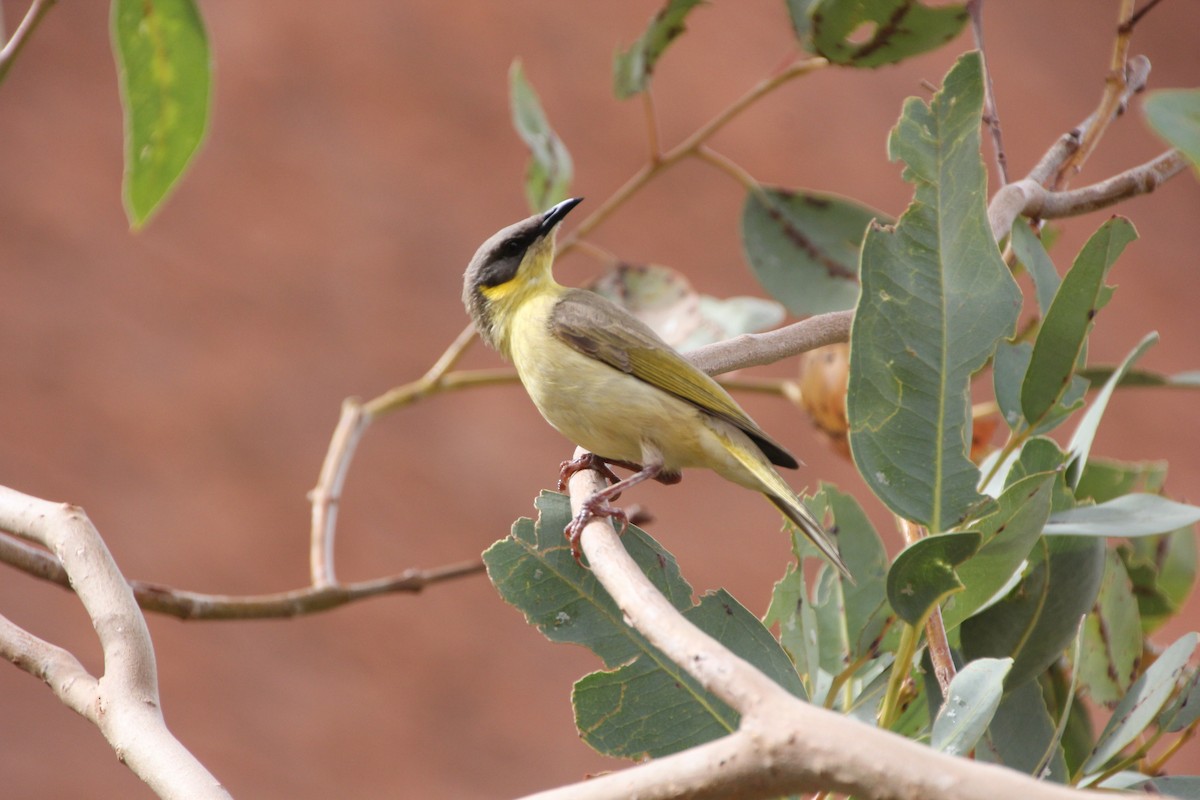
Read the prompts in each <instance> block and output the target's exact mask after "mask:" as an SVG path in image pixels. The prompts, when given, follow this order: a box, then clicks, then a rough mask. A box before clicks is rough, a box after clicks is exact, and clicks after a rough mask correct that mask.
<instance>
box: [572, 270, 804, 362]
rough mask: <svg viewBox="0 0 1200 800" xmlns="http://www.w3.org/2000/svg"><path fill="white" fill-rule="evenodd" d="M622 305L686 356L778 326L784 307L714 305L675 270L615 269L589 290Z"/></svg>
mask: <svg viewBox="0 0 1200 800" xmlns="http://www.w3.org/2000/svg"><path fill="white" fill-rule="evenodd" d="M588 288H590V289H591V290H592V291H594V292H596V293H597V294H600V295H602V296H604V297H607V298H608V299H609V300H612V301H613V302H614V303H617V304H618V305H620V306H623V307H624V308H625V309H626V310H628V311H629V312H630V313H632V314H633V315H634V316H635V317H637V318H638V319H640V320H641V321H642V322H644V323H646V324H647V325H649V326H650V327H651V328H653V329H654V332H655V333H657V334H658V335H659V336H661V337H662V338H663V340H664V341H666V342H667V344H669V345H671V346H672V347H674V348H675V349H676V350H681V351H684V352H686V351H688V350H691V349H693V348H696V347H701V346H703V345H706V344H711V343H712V342H719V341H723V340H725V339H730V338H732V337H734V336H738V335H740V334H743V333H759V332H761V331H765V330H767V329H768V328H773V327H775V326H776V325H778V324H779V323H780V322H782V321H783V318H784V316H786V312H785V311H784V309H783V306H781V305H779V304H778V303H775V302H772V301H770V300H763V299H761V298H758V297H730V298H728V299H725V300H718V299H717V298H715V297H708V296H706V295H702V294H699V293H698V292H697V291H696V290H695V289H694V288H693V287H692V284H691V282H690V281H688V279H687V277H686V276H685V275H684V274H683V273H682V272H679V271H678V270H674V269H671V268H670V267H664V266H660V265H658V264H626V263H621V264H618V265H617V266H616V267H614V268H613V269H611V270H609V271H608V272H606V273H604V274H603V275H601V276H600V277H599V278H597V279H596V280H595V281H593V282H592V284H591V285H590V286H589V287H588Z"/></svg>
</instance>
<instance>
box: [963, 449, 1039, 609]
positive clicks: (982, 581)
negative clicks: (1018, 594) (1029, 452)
mask: <svg viewBox="0 0 1200 800" xmlns="http://www.w3.org/2000/svg"><path fill="white" fill-rule="evenodd" d="M1054 479H1055V475H1054V473H1047V472H1043V473H1040V474H1037V475H1030V476H1029V477H1027V478H1024V479H1022V480H1020V481H1018V482H1017V483H1015V484H1013V485H1012V486H1010V487H1008V488H1007V489H1006V490H1005V491H1004V494H1002V495H1001V496H1000V498H999V500H998V506H997V509H996V511H994V512H993V513H991V514H989V515H988V516H986V517H984V518H983V519H981V520H980V521H979V522H977V523H975V524H974V525H972V526H971V527H972V529H973V530H975V531H977V532H978V533H979V534H980V535H981V536H982V537H983V539H982V545H981V546H980V548H979V552H977V553H976V554H975V555H974V556H972V557H971V558H970V559H968V560H967V561H965V562H963V563H962V564H961V565H959V567H958V569H957V570H956V571H957V573H958V577H959V579H960V580H961V581H962V582H963V584H964V585H965V587H966V588H965V589H964V590H963V591H962V592H960V593H958V594H956V595H954V596H953V597H951V598H950V599H949V601H947V603H946V607H945V608H943V609H942V621H943V624H944V625H945V626H946V630H953V629H954V628H955V627H956V626H958V625H959V624H960V623H961V622H962V621H963V620H964V619H966V618H967V617H969V616H971V615H972V614H974V613H975V612H976V611H978V610H979V609H980V608H982V607H983V606H984V604H986V603H987V602H988V601H989V600H991V599H992V598H993V597H994V596H995V594H996V593H997V592H998V591H1000V589H1002V588H1003V587H1004V586H1005V584H1007V583H1008V582H1009V580H1010V579H1011V578H1012V577H1013V573H1015V572H1016V571H1017V569H1018V568H1020V566H1021V563H1022V562H1023V561H1024V560H1025V559H1026V557H1027V556H1028V555H1029V551H1030V550H1032V549H1033V546H1034V544H1035V543H1036V542H1037V540H1038V537H1039V536H1041V534H1042V526H1043V525H1045V524H1046V519H1047V518H1048V517H1049V516H1050V499H1051V497H1052V495H1053V490H1054Z"/></svg>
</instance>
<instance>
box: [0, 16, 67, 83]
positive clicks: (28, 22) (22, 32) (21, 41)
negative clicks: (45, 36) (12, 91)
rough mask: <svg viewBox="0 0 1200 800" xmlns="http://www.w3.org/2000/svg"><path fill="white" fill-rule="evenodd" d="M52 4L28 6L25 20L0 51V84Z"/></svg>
mask: <svg viewBox="0 0 1200 800" xmlns="http://www.w3.org/2000/svg"><path fill="white" fill-rule="evenodd" d="M54 3H55V0H33V2H32V3H30V4H29V11H27V12H26V13H25V18H24V19H22V20H21V24H20V25H18V26H17V29H16V30H15V31H13V35H12V38H11V39H9V40H8V42H6V43H5V45H4V48H3V49H0V83H3V82H4V79H5V78H6V77H7V76H8V71H9V70H10V69H12V65H13V62H15V61H16V60H17V56H19V55H20V54H21V51H22V50H23V49H24V48H25V44H26V43H27V42H28V41H29V37H30V36H32V35H33V31H34V29H35V28H36V27H37V26H38V23H39V22H41V21H42V17H44V16H46V12H47V11H49V10H50V8H51V6H53V5H54Z"/></svg>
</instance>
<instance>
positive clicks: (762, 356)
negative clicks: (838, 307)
mask: <svg viewBox="0 0 1200 800" xmlns="http://www.w3.org/2000/svg"><path fill="white" fill-rule="evenodd" d="M853 319H854V312H853V311H833V312H830V313H828V314H818V315H817V316H815V317H809V318H808V319H805V320H801V321H800V322H796V323H793V324H791V325H787V326H785V327H783V328H778V329H777V330H773V331H767V332H766V333H744V334H742V335H741V336H735V337H734V338H732V339H726V340H725V341H723V342H715V343H714V344H709V345H705V346H704V347H700V348H697V349H695V350H692V351H691V352H689V353H687V357H688V360H690V361H691V362H692V363H693V364H695V365H696V366H697V367H699V368H700V369H702V370H704V371H705V372H707V373H708V374H709V375H720V374H721V373H723V372H730V371H732V370H735V369H744V368H745V367H757V366H762V365H764V364H774V363H775V362H776V361H780V360H782V359H785V358H788V357H790V356H794V355H799V354H800V353H804V352H807V351H809V350H814V349H816V348H818V347H824V346H825V345H827V344H835V343H837V342H848V341H850V323H851V321H852V320H853Z"/></svg>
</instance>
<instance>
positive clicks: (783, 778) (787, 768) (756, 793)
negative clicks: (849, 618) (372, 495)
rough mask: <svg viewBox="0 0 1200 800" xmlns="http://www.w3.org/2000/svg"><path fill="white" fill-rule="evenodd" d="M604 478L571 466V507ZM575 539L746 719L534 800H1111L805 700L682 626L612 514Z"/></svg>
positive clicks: (683, 662)
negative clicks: (800, 799) (830, 797)
mask: <svg viewBox="0 0 1200 800" xmlns="http://www.w3.org/2000/svg"><path fill="white" fill-rule="evenodd" d="M603 486H604V483H603V481H602V479H601V478H600V476H599V475H598V474H597V473H595V472H593V471H590V470H585V471H582V472H579V473H577V474H576V475H575V476H574V477H573V478H572V479H571V481H570V492H571V504H572V508H574V509H576V510H577V509H578V508H579V504H580V503H582V502H583V500H584V499H586V498H587V497H588V496H590V495H591V494H592V493H593V492H595V491H597V490H599V489H600V488H602V487H603ZM581 544H582V547H583V551H584V553H585V554H586V555H587V558H588V563H589V564H591V567H592V571H593V573H594V574H595V576H596V579H597V580H599V581H600V583H601V584H603V585H604V587H605V589H606V590H607V591H608V593H609V594H610V595H611V596H612V598H613V600H615V601H616V603H617V605H618V606H619V607H620V608H621V611H622V613H623V614H624V616H625V619H626V621H627V622H628V623H629V624H630V625H631V626H632V627H633V628H635V629H636V630H637V631H639V632H640V633H642V634H643V635H644V636H645V637H646V638H647V639H648V640H649V641H650V642H651V643H652V644H654V646H655V647H657V648H659V649H660V650H661V651H662V652H663V653H664V654H665V655H666V656H667V657H668V658H670V659H671V660H672V661H673V662H675V663H676V664H678V665H680V666H681V667H682V668H683V669H685V670H686V671H687V672H688V674H690V675H691V676H692V677H693V678H695V679H696V680H697V681H698V682H699V683H700V684H701V685H702V686H703V687H704V688H705V689H707V690H708V691H710V692H712V693H713V694H715V695H716V696H718V697H720V698H721V699H722V700H723V701H724V702H726V703H728V704H729V705H730V706H731V707H733V708H734V709H735V710H736V711H738V712H739V713H740V714H741V722H740V723H739V726H738V729H737V730H736V731H734V732H733V733H732V734H730V735H728V736H725V737H723V738H721V739H717V740H715V741H712V742H709V743H707V744H704V745H700V746H698V747H694V748H691V749H689V750H686V751H684V752H682V753H677V754H675V755H672V756H666V757H664V758H658V759H655V760H653V761H649V762H646V763H643V764H639V765H637V766H634V767H630V768H628V769H625V770H622V771H619V772H613V773H609V774H607V775H602V776H600V777H596V778H592V779H590V780H587V781H584V782H582V783H577V784H574V785H571V786H564V787H561V788H558V789H553V790H550V791H547V792H542V793H539V794H536V795H532V796H531V797H530V799H529V800H533V798H536V800H585V799H586V800H602V799H607V798H628V797H638V798H642V800H648V799H651V798H662V799H664V800H665V798H668V797H689V798H726V797H739V798H768V797H778V796H779V795H783V794H794V793H800V792H816V791H829V790H831V791H834V792H840V793H844V794H853V795H855V796H857V797H863V798H874V799H875V800H883V798H889V799H892V798H894V799H895V800H899V799H900V798H913V797H921V798H924V800H992V798H996V797H1022V798H1027V799H1028V800H1100V799H1101V798H1105V797H1108V795H1106V794H1101V793H1099V792H1082V791H1078V790H1073V789H1070V788H1068V787H1065V786H1059V785H1056V784H1051V783H1048V782H1042V781H1036V780H1034V779H1033V778H1031V777H1029V776H1026V775H1023V774H1021V773H1018V772H1016V771H1015V770H1011V769H1007V768H1004V767H999V766H995V765H992V764H984V763H981V762H975V761H968V760H966V759H962V758H957V757H954V756H948V755H945V754H944V753H939V752H937V751H934V750H932V749H930V748H929V747H927V746H925V745H922V744H919V743H917V742H914V741H911V740H909V739H905V738H904V737H902V736H899V735H896V734H892V733H889V732H887V731H883V730H880V729H878V728H875V727H872V726H870V725H866V724H864V723H861V722H858V721H856V720H854V719H852V718H850V717H847V716H844V715H842V714H839V713H837V712H833V711H828V710H826V709H823V708H820V707H817V706H813V705H810V704H808V703H805V702H803V701H801V700H799V699H797V698H796V697H793V696H792V695H790V694H788V693H787V692H786V691H784V690H783V689H782V688H781V687H780V686H778V685H777V684H775V683H774V682H772V681H771V680H770V679H769V678H767V677H766V676H765V675H763V674H762V673H761V672H759V671H758V670H757V669H755V668H754V667H753V666H751V665H750V664H749V663H747V662H746V661H743V660H742V659H741V658H739V657H738V656H736V655H734V654H733V653H731V652H730V651H729V650H727V649H726V648H725V647H724V646H723V645H721V644H720V643H718V642H717V641H716V640H714V639H712V638H711V637H709V636H708V635H707V634H705V633H703V632H701V631H700V630H699V629H698V628H696V627H694V626H693V625H692V624H691V623H689V622H688V621H687V620H686V619H685V618H684V617H683V616H682V615H681V614H680V613H679V612H678V611H677V610H676V609H675V608H674V607H673V606H671V604H670V603H669V602H668V601H667V600H666V598H664V597H663V596H662V595H661V594H660V593H659V592H658V591H657V590H656V589H655V588H654V587H653V585H652V584H651V583H650V582H649V581H648V580H647V579H646V577H645V576H644V575H643V574H642V573H641V572H640V571H639V570H638V568H637V565H636V564H634V562H633V560H632V559H631V558H630V557H629V555H628V554H627V553H626V552H625V550H624V548H623V547H622V545H621V541H620V538H619V537H618V535H617V534H616V532H615V531H614V530H613V528H612V526H611V525H610V524H609V523H608V522H607V521H593V522H592V523H591V524H589V525H588V526H586V527H585V529H584V531H583V537H582V542H581Z"/></svg>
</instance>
